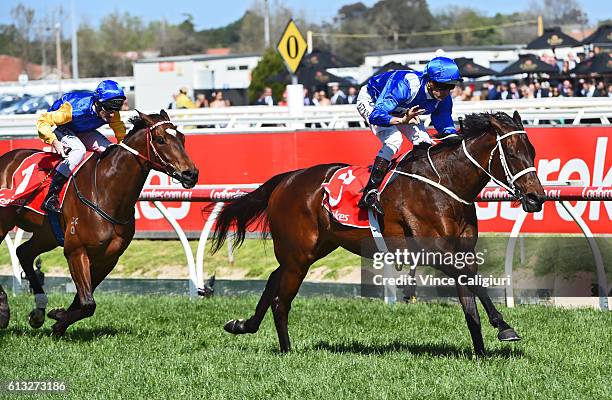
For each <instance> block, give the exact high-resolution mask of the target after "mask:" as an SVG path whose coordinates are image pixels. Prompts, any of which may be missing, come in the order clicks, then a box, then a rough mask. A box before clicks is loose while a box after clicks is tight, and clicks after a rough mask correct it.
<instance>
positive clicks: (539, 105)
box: [0, 98, 612, 138]
mask: <svg viewBox="0 0 612 400" xmlns="http://www.w3.org/2000/svg"><path fill="white" fill-rule="evenodd" d="M515 110H517V111H518V112H519V113H520V114H521V117H522V118H523V120H524V121H525V122H526V123H527V124H528V125H541V124H550V125H579V124H584V123H597V124H606V125H607V124H610V121H612V98H546V99H520V100H493V101H474V102H471V101H470V102H461V101H457V102H455V104H454V108H453V118H455V120H456V119H457V118H459V117H461V116H464V115H466V114H470V113H478V112H486V111H504V112H506V113H509V114H511V113H513V112H514V111H515ZM141 111H143V112H147V113H153V112H159V110H141ZM168 113H169V115H170V117H171V118H172V120H173V121H174V122H175V123H176V124H177V125H179V128H180V129H181V130H182V131H183V132H184V133H187V134H207V133H211V134H218V133H235V132H238V133H249V132H274V131H287V130H291V131H292V130H299V129H305V128H308V129H313V128H314V129H317V128H321V129H347V128H358V127H362V128H365V127H366V125H365V123H364V121H363V120H362V118H361V117H360V116H359V114H358V113H357V110H356V107H355V106H354V105H339V106H322V107H310V106H309V107H303V108H301V107H300V108H298V109H297V110H290V109H289V107H284V106H274V107H267V106H243V107H227V108H199V109H190V110H168ZM121 115H122V118H123V119H124V121H125V122H126V123H127V121H128V119H129V118H130V117H132V116H134V115H136V112H135V111H126V112H123V113H122V114H121ZM36 118H37V116H36V115H7V116H0V137H5V138H6V137H9V138H18V137H35V136H36V127H35V122H36ZM425 123H426V125H429V124H430V120H429V118H428V117H425ZM102 131H103V132H104V133H109V134H110V130H108V129H107V128H105V129H102Z"/></svg>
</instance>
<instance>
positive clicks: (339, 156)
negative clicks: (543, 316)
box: [0, 126, 612, 233]
mask: <svg viewBox="0 0 612 400" xmlns="http://www.w3.org/2000/svg"><path fill="white" fill-rule="evenodd" d="M527 131H528V133H529V138H530V140H531V142H532V143H533V145H534V146H535V148H536V151H537V155H536V165H535V166H536V168H537V170H538V174H539V176H540V179H541V180H543V181H554V180H568V179H570V180H581V181H582V182H583V183H584V185H585V186H589V185H591V186H612V172H611V170H612V151H610V142H611V140H610V138H611V136H612V127H602V126H592V127H550V128H548V127H533V128H528V129H527ZM27 147H30V148H42V143H41V142H40V140H37V139H28V140H26V139H21V140H4V141H2V140H0V154H3V153H4V152H6V151H9V150H11V149H14V148H27ZM378 148H379V142H378V139H376V138H375V137H374V136H373V135H372V133H370V131H367V130H329V131H301V132H275V133H256V134H254V133H249V134H235V133H234V134H214V135H189V136H187V149H188V151H189V153H190V154H191V156H192V157H193V159H194V160H195V162H196V164H197V165H198V167H199V169H200V182H199V183H200V184H252V183H261V182H264V181H266V180H267V179H269V178H270V177H271V176H273V175H275V174H278V173H280V172H284V171H289V170H294V169H298V168H304V167H308V166H311V165H315V164H320V163H330V162H343V163H349V164H367V163H371V162H372V160H373V158H374V155H375V154H376V152H377V151H378ZM149 184H151V185H164V186H166V185H169V184H171V182H170V179H169V178H168V177H167V176H165V175H163V174H161V173H157V172H152V173H151V175H150V176H149ZM572 204H574V205H575V208H576V210H577V211H578V212H579V214H581V216H582V218H583V219H584V220H585V221H586V222H587V224H588V225H589V227H590V228H591V230H593V232H594V233H612V223H611V217H612V202H610V201H608V202H599V201H594V202H586V201H584V202H574V203H572ZM166 206H167V207H168V208H169V209H170V211H171V213H172V214H173V215H174V217H175V218H176V219H177V220H178V221H179V223H180V224H181V226H182V227H183V229H185V230H186V231H199V230H201V229H202V226H203V223H204V218H205V217H206V215H203V212H202V209H203V207H204V206H205V204H202V203H187V202H185V203H166ZM477 207H478V217H479V220H480V230H481V231H482V232H509V231H510V230H511V228H512V225H513V223H514V220H515V219H516V216H517V213H518V207H519V206H513V205H512V204H511V203H508V202H502V203H498V202H492V203H479V204H478V206H477ZM137 218H138V225H137V228H138V229H139V230H141V231H142V230H149V231H169V230H171V227H170V225H169V224H168V223H167V222H166V221H165V220H164V218H163V217H162V215H161V214H160V213H159V211H158V210H157V209H156V208H155V207H154V205H153V204H152V203H150V202H141V203H139V204H138V206H137ZM522 231H523V232H540V233H579V232H580V231H579V229H578V227H577V226H576V224H575V223H574V222H573V221H572V219H571V217H570V216H569V215H567V213H566V212H565V210H564V209H563V208H562V207H561V206H560V205H557V204H555V203H553V202H549V203H546V205H545V207H544V209H543V211H542V212H540V213H537V214H533V215H530V216H529V217H528V218H527V221H526V222H525V224H524V226H523V229H522Z"/></svg>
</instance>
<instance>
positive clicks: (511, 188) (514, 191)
mask: <svg viewBox="0 0 612 400" xmlns="http://www.w3.org/2000/svg"><path fill="white" fill-rule="evenodd" d="M519 134H525V135H526V134H527V132H526V131H524V130H516V131H510V132H506V133H504V134H503V135H500V134H499V132H497V138H496V141H497V144H496V145H495V147H493V149H492V150H491V154H490V155H489V162H488V166H487V169H484V168H483V167H482V165H480V164H479V163H478V161H476V160H475V159H474V157H472V155H471V154H470V153H469V152H468V150H467V147H466V146H465V140H464V141H462V142H461V146H462V148H463V152H464V153H465V155H466V157H467V158H468V159H469V160H470V161H471V162H472V164H474V165H476V166H477V167H478V168H480V169H481V170H483V171H484V173H485V174H487V175H488V176H489V177H490V178H491V180H493V182H495V183H497V184H498V185H499V186H501V187H503V188H504V189H506V190H507V191H508V193H510V194H511V195H513V196H514V197H515V198H516V199H519V200H520V199H522V198H523V197H524V196H525V195H524V194H523V193H521V191H520V189H519V188H517V187H516V185H515V184H514V182H516V180H517V179H519V178H520V177H521V176H523V175H525V174H528V173H530V172H536V169H535V167H527V168H525V169H523V170H521V171H519V172H517V173H516V174H514V175H513V174H512V171H510V166H509V165H508V161H507V160H506V153H505V152H504V146H503V145H502V141H503V140H504V139H506V138H508V137H510V136H513V135H519ZM497 150H499V161H500V163H501V165H502V169H503V171H504V174H505V175H506V182H507V184H505V183H504V182H502V181H500V180H499V179H497V178H495V177H494V176H493V174H492V173H491V163H492V162H493V157H494V156H495V152H496V151H497Z"/></svg>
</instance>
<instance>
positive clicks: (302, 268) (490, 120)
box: [213, 112, 544, 355]
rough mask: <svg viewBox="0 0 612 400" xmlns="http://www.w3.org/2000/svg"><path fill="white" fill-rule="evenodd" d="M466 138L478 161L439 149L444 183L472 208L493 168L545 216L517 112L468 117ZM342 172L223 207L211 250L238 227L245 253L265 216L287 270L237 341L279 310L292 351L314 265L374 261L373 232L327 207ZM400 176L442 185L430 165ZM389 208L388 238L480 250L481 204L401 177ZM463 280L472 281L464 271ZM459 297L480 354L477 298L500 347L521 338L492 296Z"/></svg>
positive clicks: (291, 175)
mask: <svg viewBox="0 0 612 400" xmlns="http://www.w3.org/2000/svg"><path fill="white" fill-rule="evenodd" d="M463 136H464V143H465V149H466V150H467V152H468V153H469V154H470V155H471V156H472V158H473V160H474V161H473V162H472V161H470V160H469V159H468V156H467V155H466V152H465V151H464V150H463V148H462V147H463V143H461V144H457V143H454V144H453V143H444V144H441V145H439V146H436V148H435V149H434V150H432V151H431V158H432V160H433V164H434V165H435V166H436V169H437V171H438V173H439V174H440V176H441V178H442V179H441V184H442V185H444V186H445V187H447V188H448V189H450V190H451V191H452V192H454V194H456V195H457V197H459V198H461V199H465V200H469V201H472V202H473V201H474V200H475V199H476V196H477V195H478V193H479V192H480V191H481V190H482V189H483V188H484V186H485V185H486V184H487V182H488V181H489V179H490V177H489V176H488V175H487V174H486V172H485V171H484V169H487V168H491V173H492V175H493V176H494V177H496V178H497V179H498V180H499V181H502V182H507V183H508V184H509V186H510V187H511V188H512V189H513V190H514V191H515V192H516V195H517V197H518V198H519V199H520V201H521V203H522V205H523V208H524V209H525V210H526V211H528V212H535V211H539V210H541V207H542V200H541V199H542V196H543V195H544V191H543V189H542V186H541V185H540V182H539V180H538V177H537V175H536V174H535V173H534V172H535V169H534V168H533V161H534V157H535V150H534V148H533V146H532V145H531V143H530V142H529V138H528V137H527V134H526V132H525V131H524V130H523V125H522V122H521V118H520V116H519V115H518V113H516V112H515V114H514V116H513V117H512V118H511V117H510V116H508V115H507V114H504V113H496V114H475V115H469V116H467V118H466V120H465V127H464V130H463ZM498 143H499V144H498ZM500 150H501V153H503V156H502V157H500ZM502 158H503V159H504V161H502ZM491 160H492V162H490V161H491ZM474 163H477V164H479V165H478V166H477V165H475V164H474ZM504 164H505V165H506V167H505V168H504ZM342 166H344V165H341V164H325V165H317V166H314V167H310V168H306V169H302V170H298V171H293V172H287V173H284V174H280V175H277V176H275V177H273V178H271V179H270V180H268V181H267V182H266V183H264V184H263V185H262V186H261V187H259V188H258V189H257V190H255V191H253V192H252V193H250V194H248V195H246V196H244V197H240V198H238V199H236V200H234V201H232V202H231V203H229V204H227V205H226V206H225V207H224V208H223V210H222V212H221V213H220V215H219V218H218V222H217V226H216V229H215V237H214V241H213V244H214V247H213V251H216V250H218V249H219V248H220V246H221V245H222V244H223V242H224V240H225V238H226V236H227V234H228V232H229V230H230V228H231V227H232V226H233V225H234V224H235V226H236V233H235V237H234V240H235V244H236V245H240V244H241V243H242V241H243V240H244V238H245V233H246V230H247V227H248V225H249V224H251V223H253V222H254V221H256V220H257V219H258V218H259V217H260V216H262V215H263V214H264V213H265V214H266V216H267V223H268V226H269V230H270V233H271V235H272V238H273V240H274V253H275V255H276V259H277V260H278V262H279V264H280V265H279V267H278V268H277V269H276V270H275V271H274V272H272V274H271V275H270V278H269V279H268V282H267V285H266V288H265V290H264V292H263V294H262V296H261V299H260V300H259V303H258V304H257V308H256V309H255V314H254V315H253V316H251V317H250V318H249V319H247V320H231V321H229V322H228V323H227V324H226V325H225V330H227V331H228V332H230V333H233V334H243V333H255V332H257V330H258V329H259V326H260V324H261V321H262V319H263V318H264V315H265V313H266V311H267V309H268V307H270V306H271V307H272V313H273V315H274V323H275V325H276V331H277V333H278V339H279V342H280V349H281V351H288V350H290V341H289V334H288V330H287V319H288V315H289V310H290V308H291V302H292V300H293V298H294V297H295V296H296V294H297V292H298V289H299V287H300V285H301V283H302V280H303V279H304V277H305V276H306V273H307V272H308V268H309V266H310V265H311V264H312V263H313V262H315V261H316V260H318V259H320V258H322V257H325V256H326V255H328V254H329V253H330V252H332V251H333V250H334V249H336V248H338V247H343V248H345V249H347V250H349V251H351V252H353V253H355V254H360V255H362V256H369V254H362V248H361V244H362V241H363V240H367V238H368V237H370V235H371V234H370V231H369V230H368V229H355V228H350V227H344V226H341V225H339V224H337V223H336V222H335V221H334V220H332V219H331V218H330V215H329V213H328V212H327V211H326V210H324V209H323V208H322V206H321V201H322V196H323V193H322V192H323V191H322V189H321V184H322V183H323V182H324V181H326V180H327V179H329V178H330V177H331V175H332V174H333V173H334V171H336V170H337V169H338V168H340V167H342ZM400 169H401V170H402V171H404V172H407V173H413V174H418V175H421V176H423V177H426V178H429V179H431V180H433V181H437V180H438V179H437V176H436V174H435V172H434V170H433V169H432V167H431V165H430V164H429V162H428V160H427V158H426V157H425V158H424V157H421V158H419V159H415V160H411V161H408V162H406V163H403V165H402V166H401V167H400ZM507 177H508V178H507ZM514 180H515V182H512V181H514ZM514 183H515V184H516V186H515V185H514ZM381 202H382V205H383V207H384V210H385V215H384V221H383V224H382V225H384V231H383V233H384V236H385V237H386V238H387V237H388V238H397V237H404V238H407V237H413V238H414V237H416V238H462V239H464V240H463V241H462V242H463V243H465V241H466V240H467V242H468V243H470V246H471V249H472V250H473V249H474V246H475V245H476V240H477V238H478V221H477V218H476V208H475V206H474V204H467V205H466V204H463V203H461V202H460V201H458V200H456V199H454V198H453V197H451V196H450V195H449V194H447V193H445V192H443V191H442V190H440V189H438V188H436V187H434V186H432V185H429V184H426V183H424V182H422V181H420V180H417V179H414V178H412V177H407V176H403V175H399V176H398V178H397V179H396V180H395V182H393V183H392V184H391V185H390V186H389V187H388V188H387V189H385V191H384V192H383V193H382V195H381ZM445 243H452V242H448V241H445ZM463 246H464V247H465V244H464V245H463ZM390 250H391V251H393V249H390ZM439 250H440V251H444V252H446V251H458V250H459V249H457V248H441V249H439ZM435 267H437V268H439V269H441V270H442V271H443V272H444V273H446V274H447V275H449V276H450V277H454V278H457V277H458V275H459V272H460V271H459V269H457V268H454V267H450V268H449V267H446V268H444V267H443V266H435ZM467 272H468V273H469V274H472V275H473V274H476V272H477V265H476V264H473V265H470V266H468V267H467ZM462 273H463V274H465V273H466V270H465V269H464V270H463V272H462ZM457 291H458V295H459V300H460V302H461V305H462V306H463V311H464V314H465V318H466V321H467V325H468V328H469V331H470V334H471V336H472V341H473V344H474V350H475V353H476V354H477V355H484V354H485V349H484V343H483V339H482V333H481V327H480V317H479V315H478V309H477V307H476V301H475V297H474V295H476V296H478V297H479V299H480V300H481V302H482V304H483V305H484V308H485V310H486V312H487V315H488V317H489V320H490V322H491V324H492V325H493V326H494V327H495V328H497V329H498V330H499V333H498V338H499V339H500V340H503V341H513V340H519V339H520V337H519V336H518V335H517V333H516V332H515V331H514V330H513V329H512V327H511V326H510V325H509V324H508V323H506V322H505V321H504V319H503V318H502V315H501V314H500V313H499V312H498V311H497V310H496V308H495V306H494V305H493V303H492V301H491V299H490V298H489V296H488V294H487V292H486V289H485V288H483V287H481V286H470V287H469V288H468V287H466V286H465V285H457Z"/></svg>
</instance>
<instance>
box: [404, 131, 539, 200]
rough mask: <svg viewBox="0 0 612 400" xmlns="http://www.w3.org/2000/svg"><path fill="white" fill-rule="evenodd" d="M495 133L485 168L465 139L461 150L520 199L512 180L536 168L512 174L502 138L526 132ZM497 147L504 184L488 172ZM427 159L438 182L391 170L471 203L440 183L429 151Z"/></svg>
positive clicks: (522, 195) (519, 192)
mask: <svg viewBox="0 0 612 400" xmlns="http://www.w3.org/2000/svg"><path fill="white" fill-rule="evenodd" d="M496 134H497V139H496V141H497V144H496V145H495V147H493V149H492V150H491V154H490V155H489V164H488V166H487V169H484V168H483V167H482V165H480V164H479V163H478V161H476V159H474V157H472V155H471V154H470V153H469V152H468V150H467V147H466V146H465V140H462V141H461V146H462V148H463V152H464V153H465V155H466V157H467V158H468V160H470V162H471V163H472V164H474V165H475V166H477V167H478V168H480V169H481V170H483V171H484V173H485V174H487V175H488V176H489V177H490V178H491V179H492V180H493V182H495V183H497V184H498V185H499V186H501V187H502V188H504V189H506V190H507V191H508V193H510V194H511V195H512V196H514V197H515V198H516V199H517V200H521V199H522V198H523V197H524V196H525V195H524V194H522V193H521V191H520V190H519V189H518V188H517V187H516V186H515V185H514V182H516V180H517V179H518V178H520V177H521V176H523V175H525V174H528V173H529V172H536V169H535V167H527V168H525V169H523V170H522V171H519V172H517V173H516V174H514V175H513V174H512V172H511V171H510V166H509V165H508V162H507V161H506V153H505V152H504V147H503V145H502V140H504V139H506V138H508V137H510V136H512V135H517V134H527V132H526V131H524V130H516V131H510V132H507V133H504V134H503V135H500V134H499V132H496ZM498 148H499V160H500V163H501V165H502V169H503V170H504V174H505V175H506V180H507V182H508V184H505V183H504V182H502V181H500V180H499V179H497V178H495V177H494V176H493V174H492V173H491V172H490V171H491V162H492V161H493V156H494V155H495V151H497V149H498ZM430 149H431V148H430ZM428 159H429V162H430V165H431V167H432V168H433V170H434V172H435V173H436V174H437V175H438V182H436V181H434V180H431V179H429V178H427V177H424V176H422V175H418V174H412V173H409V172H404V171H400V170H398V169H394V170H393V171H392V172H393V173H396V174H400V175H406V176H409V177H411V178H414V179H417V180H419V181H421V182H425V183H427V184H428V185H431V186H433V187H435V188H437V189H439V190H441V191H443V192H444V193H446V194H447V195H449V196H450V197H452V198H453V199H455V200H457V201H458V202H460V203H463V204H466V205H471V204H473V202H471V201H467V200H464V199H462V198H461V197H460V196H458V195H457V194H456V193H455V192H453V191H452V190H450V189H449V188H447V187H446V186H444V185H442V184H441V183H440V174H439V173H438V171H437V170H436V168H435V166H434V165H433V161H432V159H431V157H429V153H428Z"/></svg>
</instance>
